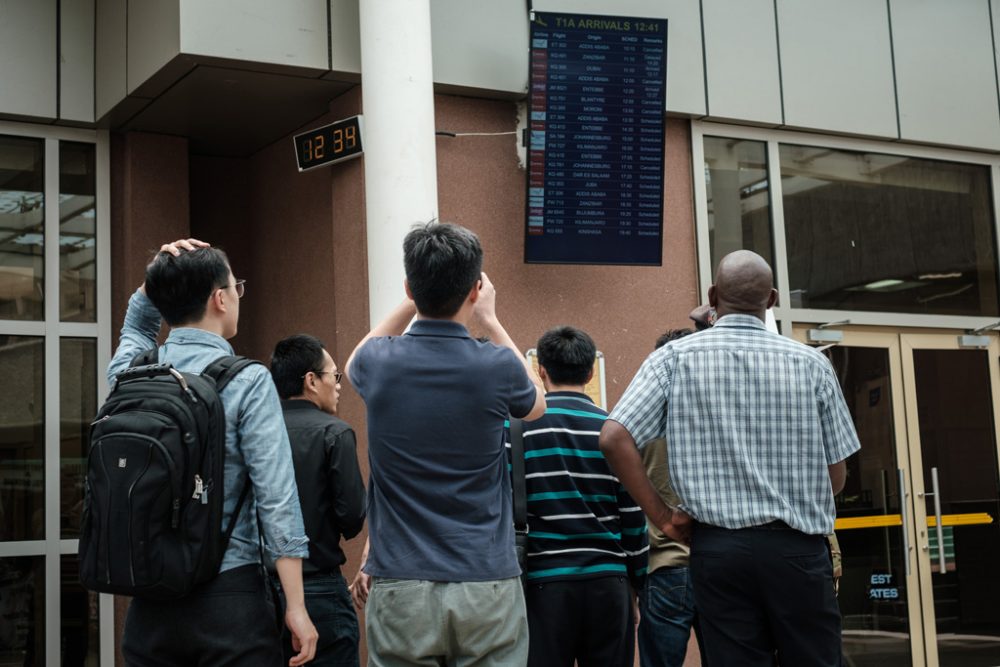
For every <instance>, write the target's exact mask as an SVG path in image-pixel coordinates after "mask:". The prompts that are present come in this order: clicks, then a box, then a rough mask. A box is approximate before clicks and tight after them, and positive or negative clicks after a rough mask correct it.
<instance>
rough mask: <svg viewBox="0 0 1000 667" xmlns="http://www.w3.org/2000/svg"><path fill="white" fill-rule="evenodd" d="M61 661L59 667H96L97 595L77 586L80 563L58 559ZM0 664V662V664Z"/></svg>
mask: <svg viewBox="0 0 1000 667" xmlns="http://www.w3.org/2000/svg"><path fill="white" fill-rule="evenodd" d="M59 566H60V571H61V573H62V576H61V579H62V591H61V600H62V612H61V613H62V619H61V623H60V625H61V629H62V635H61V636H62V662H61V663H60V664H62V665H63V667H98V665H99V664H100V662H99V661H100V652H99V651H98V648H99V647H98V638H99V633H98V596H97V593H93V592H91V591H88V590H86V589H85V588H84V587H83V586H81V585H80V560H79V559H78V558H77V557H76V556H75V555H69V556H62V557H61V559H60V561H59ZM0 664H2V663H0Z"/></svg>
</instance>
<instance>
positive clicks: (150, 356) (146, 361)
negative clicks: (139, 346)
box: [129, 347, 160, 368]
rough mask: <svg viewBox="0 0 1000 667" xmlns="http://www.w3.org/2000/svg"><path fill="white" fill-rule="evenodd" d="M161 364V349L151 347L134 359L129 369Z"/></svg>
mask: <svg viewBox="0 0 1000 667" xmlns="http://www.w3.org/2000/svg"><path fill="white" fill-rule="evenodd" d="M158 363H160V348H158V347H151V348H149V349H148V350H145V351H144V352H140V353H139V354H137V355H135V356H134V357H132V363H130V364H129V368H136V367H138V366H149V365H151V364H158Z"/></svg>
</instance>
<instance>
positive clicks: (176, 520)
mask: <svg viewBox="0 0 1000 667" xmlns="http://www.w3.org/2000/svg"><path fill="white" fill-rule="evenodd" d="M180 522H181V500H180V498H174V509H173V512H171V514H170V527H171V528H173V529H174V530H177V526H178V525H180Z"/></svg>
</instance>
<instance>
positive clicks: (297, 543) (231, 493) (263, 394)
mask: <svg viewBox="0 0 1000 667" xmlns="http://www.w3.org/2000/svg"><path fill="white" fill-rule="evenodd" d="M159 331H160V313H159V311H157V309H156V306H154V305H153V303H152V302H151V301H150V300H149V298H148V297H147V296H146V295H145V294H143V293H142V292H139V291H136V292H135V294H133V295H132V298H131V299H129V302H128V310H127V311H126V313H125V324H124V325H123V326H122V332H121V339H120V341H119V344H118V350H117V351H116V352H115V356H114V358H113V359H112V360H111V365H110V366H108V382H113V381H114V378H115V375H116V374H117V373H119V372H120V371H122V370H124V369H125V368H127V367H128V365H129V363H131V361H132V359H133V358H134V357H135V356H136V355H137V354H139V353H140V352H143V351H145V350H148V349H149V348H151V347H155V346H156V336H157V334H158V333H159ZM230 354H233V348H232V346H231V345H230V344H229V342H228V341H226V340H225V339H224V338H222V337H221V336H218V335H216V334H214V333H211V332H208V331H205V330H203V329H195V328H191V327H176V328H172V329H171V330H170V335H169V336H167V340H166V342H165V343H164V344H163V346H162V347H161V348H160V361H161V362H163V363H169V364H172V365H173V366H174V368H176V369H178V370H180V371H183V372H185V373H200V372H202V371H203V370H204V369H205V368H206V367H207V366H208V365H209V364H210V363H211V362H213V361H215V360H216V359H218V358H219V357H221V356H225V355H230ZM221 399H222V406H223V408H224V410H225V413H226V464H225V501H224V504H223V519H222V525H223V526H227V525H229V518H230V517H231V516H232V515H233V511H234V510H235V509H236V501H237V500H238V499H239V495H240V491H241V490H242V489H243V485H244V484H245V483H246V480H247V475H250V476H251V477H252V479H253V485H252V489H251V491H250V494H249V496H248V498H247V501H246V502H244V503H243V509H242V511H241V512H240V516H239V518H238V519H237V521H236V526H235V527H234V529H233V536H232V538H231V539H230V541H229V547H228V548H227V549H226V553H225V556H224V557H223V559H222V566H221V567H220V568H219V571H220V572H225V571H226V570H230V569H232V568H234V567H239V566H241V565H250V564H254V563H259V562H260V550H259V548H258V546H257V542H258V537H257V536H258V531H257V519H256V516H255V511H256V512H259V514H260V521H261V524H262V525H263V527H264V544H265V546H266V548H267V550H268V552H270V555H271V557H272V558H280V557H284V556H287V557H292V558H307V557H308V556H309V549H308V546H307V544H308V542H309V539H308V538H307V537H306V534H305V528H304V527H303V523H302V511H301V509H300V507H299V494H298V489H297V487H296V486H295V471H294V469H293V468H292V450H291V446H290V445H289V444H288V434H287V432H286V431H285V422H284V419H283V417H282V414H281V402H280V401H279V400H278V392H277V390H275V388H274V383H273V382H272V380H271V375H270V373H268V371H267V369H266V368H264V367H263V366H259V365H254V366H250V367H249V368H247V369H245V370H244V371H243V372H241V373H240V374H239V375H237V376H236V377H235V378H233V380H232V382H230V383H229V385H228V386H227V387H226V388H225V389H223V391H222V395H221ZM255 506H256V507H255Z"/></svg>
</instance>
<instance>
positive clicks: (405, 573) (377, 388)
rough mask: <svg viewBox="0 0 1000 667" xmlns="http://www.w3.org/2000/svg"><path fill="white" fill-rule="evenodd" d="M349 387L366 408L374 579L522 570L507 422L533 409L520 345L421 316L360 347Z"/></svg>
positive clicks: (500, 574) (487, 576) (480, 577)
mask: <svg viewBox="0 0 1000 667" xmlns="http://www.w3.org/2000/svg"><path fill="white" fill-rule="evenodd" d="M349 373H350V378H351V382H352V384H353V385H354V387H355V389H357V391H358V393H359V394H360V395H361V397H362V398H363V399H364V401H365V405H366V406H367V408H368V459H369V464H370V467H371V478H370V480H369V485H368V530H369V535H370V539H371V552H370V555H369V558H368V563H367V565H366V567H365V572H367V573H368V574H370V575H372V576H375V577H389V578H394V579H422V580H429V581H489V580H493V579H507V578H510V577H515V576H517V575H518V574H520V568H519V567H518V565H517V558H516V557H515V554H514V533H513V517H512V511H511V488H510V477H509V475H508V474H507V455H506V453H505V450H504V439H503V425H504V419H506V418H507V416H508V414H510V415H513V416H514V417H523V416H525V415H526V414H528V412H530V411H531V408H532V406H533V405H534V403H535V386H534V385H533V384H532V383H531V381H530V380H529V379H528V375H527V373H526V371H525V369H524V366H523V365H522V363H521V361H520V360H519V359H518V358H517V355H515V354H514V353H513V352H512V351H511V350H509V349H507V348H504V347H498V346H496V345H493V344H491V343H481V342H478V341H476V340H473V339H472V338H471V337H470V336H469V333H468V331H467V330H466V329H465V327H463V326H462V325H461V324H457V323H455V322H451V321H443V320H418V321H417V322H415V323H414V324H413V326H412V327H411V329H410V331H409V332H407V333H406V334H404V335H402V336H389V337H385V338H373V339H371V340H369V341H368V342H367V343H365V345H364V346H362V347H361V349H359V350H358V352H357V354H356V355H355V356H354V360H353V361H352V362H351V367H350V369H349Z"/></svg>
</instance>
